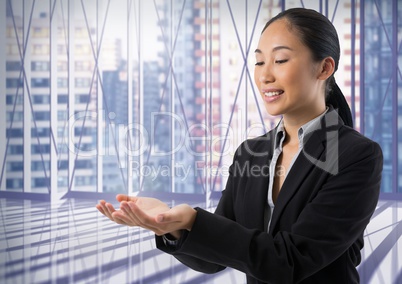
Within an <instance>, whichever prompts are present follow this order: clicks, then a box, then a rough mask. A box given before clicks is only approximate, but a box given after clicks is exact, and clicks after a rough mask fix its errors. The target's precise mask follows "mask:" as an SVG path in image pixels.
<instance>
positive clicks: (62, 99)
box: [57, 94, 68, 104]
mask: <svg viewBox="0 0 402 284" xmlns="http://www.w3.org/2000/svg"><path fill="white" fill-rule="evenodd" d="M57 103H58V104H67V103H68V95H64V94H63V95H57Z"/></svg>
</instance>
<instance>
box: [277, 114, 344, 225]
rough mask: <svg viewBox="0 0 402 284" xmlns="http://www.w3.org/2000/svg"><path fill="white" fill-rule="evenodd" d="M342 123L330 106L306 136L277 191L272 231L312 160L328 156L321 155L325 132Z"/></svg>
mask: <svg viewBox="0 0 402 284" xmlns="http://www.w3.org/2000/svg"><path fill="white" fill-rule="evenodd" d="M342 125H343V121H342V119H341V118H340V117H339V115H338V113H337V112H336V111H335V110H334V109H333V108H332V107H330V109H329V110H328V112H327V114H326V115H325V116H324V117H323V118H322V119H321V128H320V129H318V130H316V131H314V132H312V133H310V134H311V135H310V137H309V138H308V140H307V142H305V143H304V148H303V150H302V152H300V154H299V156H298V157H297V159H296V161H295V162H294V164H293V166H292V168H291V169H290V171H289V173H288V174H287V176H286V179H285V181H284V183H283V185H282V188H281V191H280V192H279V195H278V198H277V201H276V204H275V209H274V212H273V216H272V219H271V225H270V231H271V232H272V231H273V230H272V229H273V228H275V226H276V225H277V223H278V220H279V219H280V217H281V215H282V213H283V211H284V209H285V207H286V205H287V204H288V202H289V201H290V200H291V198H292V197H293V196H294V194H295V193H296V192H297V190H298V189H299V187H300V184H301V183H302V182H303V180H304V179H305V177H306V176H307V175H308V173H309V172H310V171H311V169H312V168H313V167H316V166H317V165H316V164H314V163H313V162H314V161H320V160H325V158H329V157H325V158H324V159H322V157H323V155H325V154H327V153H326V152H325V151H324V150H326V149H327V144H328V143H327V142H328V141H327V138H328V137H330V136H327V134H328V133H331V132H332V133H334V132H335V131H338V130H339V127H341V126H342ZM336 146H337V145H336ZM306 153H307V155H308V156H307V155H306Z"/></svg>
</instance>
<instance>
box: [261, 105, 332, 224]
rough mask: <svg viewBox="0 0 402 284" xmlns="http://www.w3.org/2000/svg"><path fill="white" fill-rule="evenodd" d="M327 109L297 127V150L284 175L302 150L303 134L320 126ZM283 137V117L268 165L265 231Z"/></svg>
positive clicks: (272, 210) (269, 221) (271, 205)
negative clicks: (268, 177)
mask: <svg viewBox="0 0 402 284" xmlns="http://www.w3.org/2000/svg"><path fill="white" fill-rule="evenodd" d="M327 111H328V107H327V109H326V110H325V111H324V112H323V113H322V114H320V115H319V116H317V117H316V118H313V119H312V120H310V121H309V122H307V123H306V124H303V125H302V126H301V127H300V128H299V130H298V138H299V150H298V151H297V153H296V154H295V155H294V157H293V159H292V161H291V162H290V165H289V168H288V169H287V171H286V176H287V174H288V173H289V171H290V169H291V168H292V166H293V164H294V162H295V161H296V159H297V157H298V156H299V155H300V152H301V151H302V150H303V146H304V142H303V140H304V137H305V135H306V134H307V133H310V132H313V131H315V130H317V129H319V128H320V127H321V124H320V120H321V118H322V117H323V116H324V115H325V114H326V113H327ZM285 138H286V131H285V127H284V125H283V119H281V121H280V122H279V124H278V126H277V130H276V135H275V141H274V145H275V148H274V153H273V155H272V160H271V164H270V165H269V176H270V179H269V185H268V198H267V199H268V200H267V201H268V210H266V211H267V212H265V213H266V216H265V221H266V224H267V231H269V226H270V224H271V219H272V214H273V212H274V208H275V204H274V201H273V199H272V189H273V185H274V177H275V170H276V164H277V162H278V158H279V156H280V155H281V154H282V151H283V148H282V146H283V141H285ZM286 176H285V180H286Z"/></svg>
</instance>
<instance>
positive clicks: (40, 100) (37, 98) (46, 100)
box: [32, 95, 50, 105]
mask: <svg viewBox="0 0 402 284" xmlns="http://www.w3.org/2000/svg"><path fill="white" fill-rule="evenodd" d="M32 101H33V103H34V104H38V105H40V104H44V105H46V104H50V96H49V95H33V96H32Z"/></svg>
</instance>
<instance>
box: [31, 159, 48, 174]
mask: <svg viewBox="0 0 402 284" xmlns="http://www.w3.org/2000/svg"><path fill="white" fill-rule="evenodd" d="M43 166H45V168H43ZM49 169H50V161H32V162H31V170H32V171H35V172H38V171H39V172H40V171H44V170H46V171H48V170H49Z"/></svg>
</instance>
